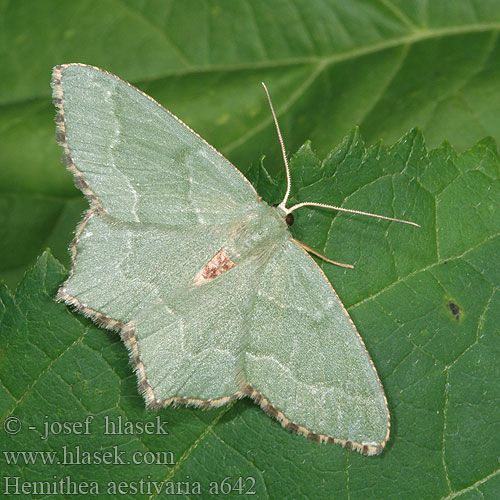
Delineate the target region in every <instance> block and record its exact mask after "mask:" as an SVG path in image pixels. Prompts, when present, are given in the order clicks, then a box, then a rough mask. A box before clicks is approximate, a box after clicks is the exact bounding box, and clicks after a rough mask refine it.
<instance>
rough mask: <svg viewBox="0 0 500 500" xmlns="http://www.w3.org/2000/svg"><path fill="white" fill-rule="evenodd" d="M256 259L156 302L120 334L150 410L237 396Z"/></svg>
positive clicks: (221, 401) (217, 402)
mask: <svg viewBox="0 0 500 500" xmlns="http://www.w3.org/2000/svg"><path fill="white" fill-rule="evenodd" d="M260 267H261V266H260V265H259V263H258V261H255V260H247V261H244V262H242V263H241V264H239V265H237V266H235V267H234V268H232V269H229V270H228V271H226V272H224V273H222V274H220V275H218V276H217V277H216V278H214V279H209V280H207V281H205V282H204V283H202V284H200V285H196V286H191V287H188V288H187V289H185V290H184V291H183V292H182V293H177V294H173V295H171V296H168V297H165V298H164V299H163V300H160V301H157V302H156V303H154V304H152V305H151V306H150V307H149V308H147V309H145V310H144V311H143V312H142V313H140V314H139V315H138V316H137V317H136V318H135V319H134V320H133V321H132V322H131V323H130V325H129V327H128V328H126V329H125V330H124V332H123V338H124V340H125V342H126V344H127V346H128V348H129V350H130V354H131V357H132V359H134V361H135V363H136V366H137V372H138V378H139V386H140V389H141V392H142V393H143V394H144V396H145V399H146V402H147V404H148V405H149V406H153V407H158V406H164V405H167V404H171V403H173V404H181V403H182V404H194V405H198V406H213V405H221V404H224V403H227V402H228V401H229V400H231V399H233V398H235V397H241V396H242V393H241V391H240V386H239V383H238V381H239V377H238V374H240V373H241V371H242V363H243V361H244V349H245V347H246V342H247V339H248V335H249V326H250V325H249V322H248V318H249V315H250V313H251V308H252V302H253V300H252V297H253V293H254V291H255V286H256V284H257V280H258V276H259V268H260Z"/></svg>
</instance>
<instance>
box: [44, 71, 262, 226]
mask: <svg viewBox="0 0 500 500" xmlns="http://www.w3.org/2000/svg"><path fill="white" fill-rule="evenodd" d="M52 87H53V98H54V102H55V104H56V106H57V107H58V115H57V118H56V119H57V122H58V141H59V143H60V144H61V145H62V146H63V148H64V151H65V161H66V164H67V166H68V168H69V170H71V171H72V172H73V174H74V176H75V183H76V184H77V186H78V187H79V188H80V189H81V190H82V191H83V193H84V194H85V195H86V196H87V198H89V200H90V201H91V203H92V204H94V205H99V206H100V207H101V208H104V210H106V212H107V213H108V214H109V215H111V216H112V217H115V218H117V219H119V220H122V221H125V222H143V223H160V224H161V223H165V224H170V225H182V226H188V225H193V224H196V225H200V224H203V225H208V224H220V223H224V222H227V221H228V220H230V219H231V220H232V219H233V218H234V216H235V213H237V212H238V211H239V210H240V209H241V208H242V207H244V208H246V206H247V205H248V204H250V205H252V204H255V203H257V195H256V192H255V190H254V189H253V187H252V186H251V184H250V183H249V182H248V180H247V179H246V178H245V177H244V176H243V175H242V174H241V173H240V172H239V171H238V170H237V169H236V168H235V167H234V166H233V165H231V163H229V161H228V160H226V159H225V158H224V157H223V156H222V155H221V154H220V153H218V152H217V151H216V150H215V149H214V148H212V147H211V146H210V145H209V144H208V143H207V142H205V141H204V140H203V139H202V138H201V137H199V136H198V135H197V134H195V133H194V132H193V131H192V130H191V129H190V128H188V127H187V126H186V125H184V124H183V123H182V122H181V121H180V120H179V119H178V118H176V117H175V116H174V115H173V114H171V113H170V112H169V111H167V110H166V109H165V108H163V107H162V106H160V105H159V104H158V103H157V102H156V101H154V100H153V99H152V98H151V97H149V96H147V95H146V94H144V93H143V92H141V91H140V90H138V89H136V88H135V87H133V86H132V85H130V84H129V83H127V82H125V81H123V80H121V79H120V78H118V77H116V76H114V75H112V74H110V73H108V72H106V71H103V70H101V69H99V68H94V67H92V66H86V65H82V64H68V65H63V66H56V67H55V68H54V70H53V78H52Z"/></svg>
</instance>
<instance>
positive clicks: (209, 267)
mask: <svg viewBox="0 0 500 500" xmlns="http://www.w3.org/2000/svg"><path fill="white" fill-rule="evenodd" d="M234 265H235V264H234V262H233V261H232V260H231V259H230V258H229V255H228V254H227V253H226V251H225V250H224V249H222V250H219V251H218V252H217V253H216V254H215V255H214V257H212V258H211V259H210V260H209V261H208V262H207V264H206V265H205V267H204V268H203V269H202V270H201V271H200V272H199V273H198V274H197V275H196V276H195V277H194V279H193V281H192V283H191V284H192V285H201V284H202V283H204V282H205V281H207V280H211V279H214V278H216V277H217V276H219V274H222V273H225V272H226V271H229V269H231V268H233V267H234Z"/></svg>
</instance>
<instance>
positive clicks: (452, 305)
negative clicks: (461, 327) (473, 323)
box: [448, 302, 462, 321]
mask: <svg viewBox="0 0 500 500" xmlns="http://www.w3.org/2000/svg"><path fill="white" fill-rule="evenodd" d="M448 307H449V308H450V311H451V314H453V316H455V319H456V320H457V321H458V320H459V319H460V315H461V314H462V311H461V310H460V307H458V306H457V305H456V304H455V303H454V302H450V303H448Z"/></svg>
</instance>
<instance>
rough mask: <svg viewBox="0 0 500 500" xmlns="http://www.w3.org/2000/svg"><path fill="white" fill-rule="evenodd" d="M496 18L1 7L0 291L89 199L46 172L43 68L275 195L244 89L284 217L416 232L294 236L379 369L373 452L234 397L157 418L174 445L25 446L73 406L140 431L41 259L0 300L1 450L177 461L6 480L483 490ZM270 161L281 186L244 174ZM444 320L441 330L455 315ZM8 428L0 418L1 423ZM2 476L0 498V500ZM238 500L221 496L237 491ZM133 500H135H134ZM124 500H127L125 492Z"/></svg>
mask: <svg viewBox="0 0 500 500" xmlns="http://www.w3.org/2000/svg"><path fill="white" fill-rule="evenodd" d="M499 29H500V3H499V2H497V1H495V0H490V1H488V0H480V1H479V0H478V1H472V0H467V1H466V0H449V1H439V2H426V1H422V2H419V1H408V0H400V1H397V0H391V1H386V0H383V1H368V0H366V1H361V0H357V1H349V2H344V1H340V0H339V1H331V0H330V1H326V0H325V1H319V0H314V1H308V2H298V1H295V2H294V1H274V2H268V1H240V0H238V1H234V0H227V1H212V2H209V1H194V0H193V1H182V2H173V1H172V2H164V1H133V0H109V1H108V0H101V1H90V0H89V1H84V0H78V1H71V2H60V1H55V0H53V1H50V0H49V1H43V2H40V1H34V0H33V1H22V2H15V1H12V0H11V1H9V0H0V276H1V277H2V278H3V279H5V281H6V282H7V283H8V285H10V287H11V288H12V290H13V289H14V288H15V286H16V284H17V283H18V282H19V280H20V279H21V277H22V276H23V274H24V272H25V271H26V269H27V268H28V267H30V266H32V265H33V263H34V262H35V260H36V258H37V257H38V256H39V255H40V254H41V253H42V252H43V250H44V249H45V248H46V247H50V248H51V250H52V253H53V255H54V256H55V257H56V258H57V259H58V260H60V261H61V262H62V263H63V265H64V266H67V265H68V263H69V259H68V254H67V250H66V249H67V246H68V244H69V242H70V240H71V237H72V231H73V230H74V227H75V225H76V223H77V221H78V220H79V218H80V216H81V213H82V211H83V210H84V209H85V207H86V206H87V203H86V201H85V200H84V199H83V197H82V195H81V193H80V192H79V191H77V190H76V189H75V188H74V187H73V184H72V179H71V176H70V174H69V173H68V172H66V170H65V169H64V167H63V166H62V164H61V162H60V156H61V151H60V148H58V147H57V146H56V144H55V138H54V128H55V127H54V122H53V116H54V108H53V106H52V103H51V99H50V86H49V82H50V74H51V68H52V66H53V65H55V64H61V63H68V62H82V63H87V64H92V65H95V66H99V67H102V68H104V69H107V70H109V71H111V72H113V73H115V74H117V75H119V76H120V77H122V78H123V79H125V80H128V81H130V82H131V83H132V84H134V85H136V86H138V87H139V88H141V89H142V90H144V91H145V92H147V93H148V94H150V95H152V96H153V97H154V98H155V99H157V100H158V101H159V102H160V103H161V104H163V105H164V106H165V107H167V108H168V109H170V110H171V111H173V112H174V113H175V114H176V115H178V116H179V117H180V118H181V119H182V120H183V121H185V122H186V123H188V124H189V125H190V126H191V127H192V128H194V129H195V130H196V131H197V132H198V133H200V134H201V135H202V136H203V137H204V138H206V139H207V141H208V142H209V143H211V144H212V145H213V146H214V147H216V148H217V149H218V150H220V151H221V152H222V153H223V154H225V155H226V156H227V157H228V158H229V159H230V160H231V161H233V162H234V163H235V164H236V165H237V166H238V168H240V169H241V170H242V171H243V172H244V173H247V174H248V176H249V178H250V179H251V180H252V181H253V182H254V183H255V184H256V185H257V187H258V189H259V192H260V193H261V194H262V195H263V196H264V197H265V198H266V199H268V200H270V201H276V200H275V199H279V195H280V193H281V192H282V189H283V185H282V180H283V179H282V178H283V172H282V161H281V159H280V151H279V146H278V142H277V139H276V134H275V131H274V127H273V124H272V119H271V115H270V112H269V108H268V105H267V102H266V99H265V94H264V92H263V90H262V88H261V86H260V82H261V81H265V82H266V84H267V85H268V87H269V90H270V92H271V95H272V97H273V101H274V105H275V108H276V111H277V114H278V118H279V120H280V124H281V128H282V132H283V135H284V139H285V142H286V145H287V150H288V151H289V152H294V151H296V150H297V149H298V148H299V147H300V146H301V145H302V144H303V143H304V142H305V141H306V140H309V139H310V140H311V141H312V143H311V147H312V149H313V150H314V151H315V153H316V154H317V157H319V158H324V157H325V156H327V155H328V153H329V152H330V151H331V150H332V149H333V148H334V147H335V145H336V144H337V143H339V142H341V141H342V140H343V138H344V136H346V135H347V134H349V131H350V130H351V129H352V127H353V126H354V125H359V127H360V132H361V135H362V137H363V139H364V140H365V141H366V143H367V144H375V143H376V142H377V141H378V139H380V138H383V139H384V142H385V143H386V144H393V143H396V142H397V141H398V139H399V138H400V137H401V136H403V135H404V134H405V133H406V132H407V131H408V130H409V129H410V128H412V127H415V126H418V127H420V128H421V129H422V131H423V135H424V137H425V141H426V144H427V146H428V147H429V148H431V149H432V148H435V147H437V146H439V145H440V144H441V143H442V141H443V140H449V142H450V143H451V145H452V147H450V146H449V145H444V146H443V147H441V148H440V149H439V150H438V151H435V152H432V153H431V154H430V155H429V156H428V155H427V152H426V149H425V146H424V144H423V139H422V137H421V136H420V135H419V133H418V132H412V133H410V134H409V135H408V136H405V138H404V139H403V140H401V142H399V143H398V145H397V146H395V147H394V148H393V149H392V150H385V149H380V146H379V145H378V146H375V147H374V148H372V149H370V150H369V151H368V152H367V151H366V150H365V147H364V145H363V144H362V143H361V142H360V136H359V135H358V134H357V132H354V133H352V134H351V135H349V136H348V137H347V138H346V139H345V140H344V142H343V143H342V145H341V146H340V147H339V148H338V149H337V150H336V151H335V152H334V153H333V154H332V155H330V157H329V160H328V161H327V162H326V163H325V164H324V166H323V168H320V166H319V163H318V160H317V158H316V157H315V156H314V155H313V153H312V152H311V151H310V149H309V147H306V148H305V149H302V150H301V151H300V153H299V154H298V155H297V156H296V158H295V159H294V162H293V174H294V189H293V191H292V196H293V197H294V199H295V200H296V201H304V200H314V201H322V202H325V203H328V202H329V203H336V204H339V203H343V202H344V203H345V206H348V207H350V208H358V209H361V210H369V211H376V212H378V213H383V214H386V215H392V216H396V217H407V218H411V219H412V220H415V221H416V222H419V223H421V224H422V226H423V228H422V230H413V229H412V228H409V227H406V226H401V225H394V224H392V225H391V224H388V223H382V222H377V221H375V220H372V219H363V220H360V219H359V218H351V217H341V216H339V217H336V216H335V214H328V213H321V212H320V213H318V211H314V210H306V209H305V210H304V211H303V212H302V213H299V214H298V216H297V224H296V225H295V226H294V234H295V235H296V236H297V237H299V238H300V239H302V240H303V241H305V242H306V243H308V244H309V245H310V246H312V247H314V248H315V249H317V250H319V251H322V252H324V253H326V254H327V255H328V256H329V257H331V258H334V259H337V260H341V261H346V262H350V263H353V264H355V266H356V268H355V270H354V271H344V270H339V269H332V268H331V267H324V270H325V272H326V273H327V276H328V278H329V279H330V280H331V281H332V283H333V285H334V287H335V288H336V290H337V291H338V292H339V295H340V297H341V299H342V300H343V301H344V303H345V305H346V306H347V307H348V308H349V312H350V313H351V315H352V317H353V319H354V321H355V323H356V324H357V325H358V328H359V330H360V333H361V335H362V336H363V338H364V339H365V341H366V343H367V347H368V349H369V351H370V353H371V354H372V356H373V358H374V362H375V365H376V366H377V369H378V371H379V374H380V375H381V378H382V381H383V384H384V387H385V388H386V392H387V396H388V399H389V404H390V410H391V415H392V417H393V431H392V434H391V440H390V442H389V445H388V447H387V449H386V450H385V451H384V453H383V454H382V455H381V456H380V457H375V458H365V457H361V456H359V455H357V454H355V453H351V452H347V451H345V450H342V449H341V448H340V447H336V446H328V447H326V446H320V445H317V444H315V443H309V442H307V441H306V440H305V439H304V438H301V437H297V436H294V435H291V434H289V433H287V432H286V431H284V430H283V429H282V428H281V427H280V426H279V425H278V424H277V423H276V422H274V421H272V420H271V419H270V418H269V417H267V416H265V415H264V413H263V412H262V411H261V410H259V409H258V408H257V407H255V406H254V405H253V404H252V403H251V402H237V403H236V404H234V405H232V406H231V407H230V408H223V409H220V410H214V411H207V412H204V411H200V410H191V409H167V410H162V411H161V412H160V415H162V418H164V419H165V420H167V421H168V422H169V423H170V431H171V433H170V435H169V436H166V437H165V436H153V437H133V438H130V437H124V438H123V439H121V440H119V442H117V441H116V439H115V437H114V438H113V439H109V438H108V439H106V438H104V437H103V435H102V432H101V431H102V429H100V430H99V431H98V430H97V427H96V432H95V433H94V434H93V435H92V436H91V437H90V438H88V437H87V438H85V439H84V438H82V437H81V436H80V437H79V436H70V437H68V436H60V437H54V438H52V439H50V440H49V441H47V442H45V441H41V440H40V439H39V435H38V434H34V433H33V431H29V430H27V426H28V425H34V426H35V427H37V429H42V425H43V422H44V418H45V415H47V416H48V419H49V420H60V421H65V420H66V421H73V420H81V419H83V418H85V416H86V415H87V414H94V415H98V416H99V418H101V419H102V417H103V416H104V415H109V414H116V415H117V414H121V415H124V416H125V417H126V418H128V419H130V420H139V421H144V420H145V419H148V418H149V419H151V420H154V418H155V415H151V414H146V413H145V411H144V406H143V402H142V400H141V398H140V397H139V396H138V394H137V389H136V386H135V380H134V376H133V374H132V372H131V369H130V367H129V366H128V364H127V355H126V350H125V348H124V347H123V345H122V344H121V342H120V341H119V339H118V338H117V336H116V335H115V334H113V333H110V332H105V331H103V330H99V329H96V328H95V327H93V326H91V324H90V323H89V322H88V321H85V320H84V319H83V318H81V317H80V316H78V315H73V314H71V313H69V312H68V311H67V309H66V308H65V307H64V306H62V305H61V304H56V303H54V302H53V300H52V297H53V296H54V294H55V292H56V290H57V286H58V284H59V283H60V282H61V280H62V279H63V278H64V276H65V274H66V271H65V270H64V269H63V268H61V267H60V265H59V264H57V263H56V262H55V261H54V260H53V259H52V257H51V256H50V255H47V254H46V255H45V256H44V257H43V258H42V259H41V260H40V261H39V262H38V264H37V265H36V267H35V268H34V269H33V270H32V272H31V274H30V275H29V276H28V277H27V278H26V280H25V281H24V282H23V284H22V285H21V287H20V288H19V289H18V290H17V293H16V295H15V296H13V295H12V294H11V293H10V292H8V291H7V290H6V289H4V290H2V295H1V301H0V318H1V321H2V323H1V331H0V334H1V336H2V343H1V346H2V347H1V351H0V375H1V381H2V383H1V385H0V389H1V393H2V396H1V411H2V416H3V417H7V416H9V415H11V416H12V415H14V416H18V417H19V418H21V419H22V420H23V422H25V427H24V428H23V431H22V432H20V433H19V434H17V435H16V436H7V435H6V434H5V433H3V432H2V431H0V443H1V448H2V451H4V450H14V449H20V450H50V449H53V450H57V451H59V450H60V449H61V446H62V445H63V444H64V443H70V444H72V445H76V444H80V445H82V446H85V447H87V448H88V449H91V450H96V449H100V448H101V447H102V448H106V447H112V446H113V445H115V444H117V445H120V447H121V449H126V450H132V449H141V450H144V449H153V450H172V451H173V452H174V453H175V457H176V460H177V465H176V466H174V467H168V466H159V465H156V466H148V467H146V466H137V465H134V466H119V465H115V466H106V467H104V466H95V465H94V466H66V467H64V466H42V465H40V464H39V463H38V464H37V465H34V466H33V465H32V466H22V467H21V466H18V467H15V466H7V465H6V464H5V463H4V457H3V456H2V457H0V461H2V474H4V471H6V472H5V474H9V475H12V476H14V475H20V476H22V477H23V480H27V481H34V480H42V479H45V480H47V479H51V478H52V475H53V474H55V475H56V476H57V477H63V476H66V475H69V476H71V477H72V478H73V479H77V480H80V481H81V480H84V479H87V480H89V479H91V478H93V477H96V478H98V479H99V481H101V482H106V481H107V480H109V479H115V480H118V479H123V480H128V481H131V480H136V479H138V478H140V477H144V478H146V477H147V476H148V475H150V476H151V478H150V480H161V479H171V480H173V481H180V480H185V478H186V475H189V476H190V478H191V480H192V481H195V480H200V481H203V482H204V483H205V484H207V483H208V482H210V481H222V479H224V477H226V476H231V477H233V478H237V477H240V476H242V477H247V476H252V477H255V479H256V490H257V491H258V495H257V496H258V497H259V498H280V499H281V498H294V499H295V498H310V499H316V498H363V499H364V498H432V499H435V498H454V497H458V496H460V498H464V499H465V498H466V499H475V498H498V494H499V493H498V492H499V491H500V479H499V477H500V474H499V472H500V469H499V466H498V464H499V451H498V450H499V447H498V444H497V436H498V435H499V433H500V424H499V419H498V415H499V414H500V405H499V403H498V401H500V394H499V389H498V383H497V378H498V373H499V371H498V366H500V359H499V358H500V356H499V352H500V341H499V338H500V335H499V328H498V324H499V321H500V318H499V317H498V314H499V313H498V311H499V310H500V308H499V305H500V303H499V295H498V289H499V283H500V276H499V274H498V269H497V267H498V266H497V265H496V263H497V262H498V254H499V251H500V244H499V236H498V232H499V231H498V228H499V227H500V216H499V212H498V210H499V209H498V207H499V201H500V194H499V193H500V188H499V180H498V179H499V160H498V155H497V152H496V151H497V150H496V144H495V143H494V142H492V141H485V142H482V143H481V144H480V145H478V146H477V148H475V149H474V150H473V151H472V152H470V151H469V152H467V153H465V154H464V155H462V156H461V157H458V156H456V154H455V152H454V151H457V152H458V153H462V152H464V151H467V150H468V149H469V148H471V147H472V146H473V145H474V144H475V143H476V142H477V141H479V140H481V139H482V138H484V137H486V136H492V137H493V138H494V139H496V140H497V141H498V140H499V139H500V64H499V60H500V58H499V57H500V42H499V40H498V33H499ZM262 155H266V159H265V160H264V166H265V168H266V169H267V171H269V173H270V176H271V178H272V179H278V181H277V182H278V186H274V187H273V183H272V182H271V181H270V180H269V178H267V177H266V175H265V172H264V171H263V170H262V169H261V168H259V159H260V157H261V156H262ZM450 302H453V303H455V304H457V305H458V306H459V307H460V311H461V313H460V317H459V319H458V320H457V319H456V318H455V316H454V315H453V314H452V312H451V310H450V308H449V303H450ZM2 420H3V418H2ZM3 486H4V485H3V484H2V490H3ZM233 494H235V495H236V492H233ZM130 496H131V495H130ZM120 498H121V497H120Z"/></svg>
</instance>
